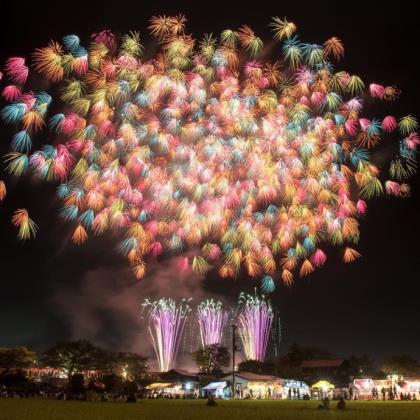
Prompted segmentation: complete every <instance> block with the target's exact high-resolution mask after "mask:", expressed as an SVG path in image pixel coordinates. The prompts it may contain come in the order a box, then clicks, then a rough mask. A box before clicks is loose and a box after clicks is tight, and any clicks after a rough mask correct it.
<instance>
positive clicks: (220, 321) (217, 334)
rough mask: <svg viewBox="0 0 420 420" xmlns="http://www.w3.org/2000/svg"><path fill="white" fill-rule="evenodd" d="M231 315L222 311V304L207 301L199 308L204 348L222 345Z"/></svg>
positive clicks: (199, 322)
mask: <svg viewBox="0 0 420 420" xmlns="http://www.w3.org/2000/svg"><path fill="white" fill-rule="evenodd" d="M228 317H229V313H228V311H224V310H223V309H222V302H220V301H214V300H213V299H207V300H205V301H203V302H201V303H200V305H199V306H197V319H198V325H199V327H200V336H201V344H202V346H203V347H206V346H211V345H213V344H221V342H222V340H223V331H224V329H225V326H226V322H227V320H228Z"/></svg>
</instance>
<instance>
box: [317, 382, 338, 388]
mask: <svg viewBox="0 0 420 420" xmlns="http://www.w3.org/2000/svg"><path fill="white" fill-rule="evenodd" d="M311 388H328V389H332V388H335V386H334V385H333V384H331V383H329V382H328V381H318V382H317V383H316V384H313V385H312V386H311Z"/></svg>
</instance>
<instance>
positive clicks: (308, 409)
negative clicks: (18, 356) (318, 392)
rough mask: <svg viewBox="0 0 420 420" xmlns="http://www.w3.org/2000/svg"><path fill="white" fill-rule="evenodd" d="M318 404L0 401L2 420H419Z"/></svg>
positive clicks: (395, 408) (371, 408)
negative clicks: (325, 408) (329, 407)
mask: <svg viewBox="0 0 420 420" xmlns="http://www.w3.org/2000/svg"><path fill="white" fill-rule="evenodd" d="M318 404H319V402H316V401H218V405H217V407H206V406H205V401H204V400H194V401H179V400H175V401H170V400H169V401H168V400H156V401H153V400H143V401H140V402H138V403H137V404H127V403H112V402H108V403H95V402H73V401H46V400H37V399H33V400H31V399H29V400H28V399H0V420H67V419H69V420H119V419H122V420H131V419H133V420H134V419H135V420H144V419H147V420H148V419H153V420H165V419H171V420H180V419H182V420H184V419H185V420H198V419H200V420H206V419H209V418H210V419H213V418H214V419H216V420H224V419H226V420H236V419H240V420H251V419H253V420H255V419H264V420H271V419H273V420H274V419H276V420H295V419H299V420H306V419H310V420H318V419H342V420H353V419H354V420H365V419H366V420H418V419H420V402H413V401H401V402H399V401H395V402H394V401H385V402H383V401H378V402H372V401H367V402H358V401H354V402H350V403H347V408H346V410H345V411H338V410H336V408H335V402H333V404H332V409H331V410H330V411H329V412H323V411H319V410H318V409H317V406H318Z"/></svg>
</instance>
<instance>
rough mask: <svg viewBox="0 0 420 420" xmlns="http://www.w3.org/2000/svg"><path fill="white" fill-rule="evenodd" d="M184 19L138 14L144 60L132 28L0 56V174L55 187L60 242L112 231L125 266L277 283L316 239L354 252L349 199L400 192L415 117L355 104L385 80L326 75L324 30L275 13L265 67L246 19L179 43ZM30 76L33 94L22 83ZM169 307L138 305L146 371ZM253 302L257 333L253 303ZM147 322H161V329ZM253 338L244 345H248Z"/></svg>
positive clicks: (298, 266) (374, 94) (407, 172)
mask: <svg viewBox="0 0 420 420" xmlns="http://www.w3.org/2000/svg"><path fill="white" fill-rule="evenodd" d="M185 24H186V19H185V17H184V16H176V17H166V16H156V17H153V18H152V19H151V21H150V26H149V29H150V32H151V34H152V35H153V36H154V37H155V39H156V43H157V44H159V46H160V50H159V51H158V52H157V53H156V55H155V56H154V57H153V58H142V57H143V52H144V46H143V45H142V43H141V41H140V35H139V33H138V32H130V33H129V34H126V35H124V36H122V37H118V36H117V35H115V34H113V33H112V32H110V31H107V30H106V31H102V32H98V33H95V34H93V35H92V36H91V42H90V44H89V45H87V47H84V46H83V45H82V43H81V40H80V39H79V37H78V36H76V35H67V36H65V37H64V38H63V39H62V41H61V42H55V41H52V42H51V43H50V44H49V45H48V46H46V47H42V48H39V49H37V50H36V51H35V52H34V54H33V60H32V62H28V61H27V60H25V59H24V58H20V57H12V58H9V59H8V60H7V61H6V63H5V65H4V68H3V73H4V77H3V80H2V83H5V86H4V87H3V89H2V97H3V99H4V100H5V101H7V102H10V103H9V104H7V105H6V106H5V107H4V108H3V110H2V111H1V117H2V119H3V121H4V122H5V123H8V124H11V125H13V126H15V127H17V129H16V133H15V134H14V136H13V138H12V140H11V143H10V149H11V150H10V153H8V154H7V156H6V157H5V159H6V162H7V171H8V172H9V173H10V174H12V175H14V176H20V175H23V174H27V173H31V174H33V175H34V176H37V177H40V178H42V179H45V180H47V181H54V182H57V183H59V187H58V197H59V198H60V200H62V202H63V207H62V210H61V211H60V215H61V216H62V218H63V219H64V220H66V221H68V222H69V223H71V224H72V225H73V229H74V230H73V233H72V240H73V242H74V243H76V244H82V243H84V242H85V241H86V240H87V239H88V235H89V234H90V233H91V234H93V235H100V234H103V233H104V232H106V231H109V230H110V231H114V232H116V233H117V234H118V235H119V236H120V238H121V243H120V244H119V246H118V250H119V252H121V254H123V255H124V256H125V257H126V258H127V259H128V261H129V264H130V265H131V266H132V268H133V272H134V274H135V275H136V277H137V278H142V277H143V276H144V275H145V273H146V262H147V260H148V259H150V258H153V257H156V256H158V255H161V254H182V253H183V252H184V251H186V250H189V251H192V252H193V253H194V257H192V259H191V261H190V260H189V259H188V257H186V256H184V255H181V256H180V268H181V269H182V270H188V269H190V268H192V269H193V270H194V271H195V272H197V273H199V274H205V273H206V272H208V271H209V270H210V269H215V270H217V271H218V273H219V275H220V276H221V277H236V276H238V275H239V274H240V273H244V274H246V275H248V276H250V277H257V278H260V279H261V281H262V288H263V290H264V291H265V292H266V293H269V292H272V291H273V290H274V288H275V282H276V281H278V280H279V279H281V280H282V281H283V282H284V283H285V284H287V285H290V284H291V283H292V282H293V280H294V275H295V274H298V275H300V276H306V275H308V274H310V273H312V272H313V271H314V270H315V269H316V268H318V267H320V266H322V265H323V264H324V263H325V261H326V258H327V256H326V253H325V251H324V250H325V248H326V247H329V246H336V247H340V249H341V250H342V258H343V261H344V262H352V261H354V260H356V259H357V258H359V257H360V254H359V253H358V252H357V250H356V249H354V247H355V245H356V244H357V242H358V240H359V223H358V218H359V217H360V216H361V215H363V214H364V213H365V212H366V210H367V202H366V200H369V199H370V198H372V197H375V196H377V195H380V194H382V193H383V192H385V193H387V194H390V195H394V196H407V195H409V186H408V185H407V183H406V181H405V180H406V179H407V178H408V177H410V176H411V175H413V173H414V172H415V170H416V161H417V151H416V148H417V146H418V144H419V142H420V139H419V136H418V135H417V133H416V130H417V121H416V120H415V118H414V117H412V116H410V115H409V116H403V117H401V118H397V117H395V116H393V115H387V114H384V115H383V116H378V117H368V116H366V115H365V111H364V109H366V108H367V109H369V106H370V105H371V104H372V103H374V102H377V101H379V100H382V101H384V102H389V101H393V100H395V99H396V98H397V97H398V90H397V89H396V88H395V87H393V86H382V85H380V84H376V83H372V84H370V85H369V86H368V87H366V86H365V83H364V82H363V80H362V79H361V78H360V77H358V76H357V75H354V74H351V73H349V72H347V71H343V70H338V71H336V70H335V69H334V66H335V65H336V64H334V66H333V64H332V61H338V60H339V59H340V58H341V57H342V56H343V53H344V47H343V45H342V43H341V41H340V40H339V39H338V38H336V37H332V38H330V39H329V40H327V41H325V43H323V44H322V45H318V44H313V43H306V42H302V41H300V40H299V38H298V37H297V35H296V30H297V27H296V25H295V24H294V23H293V22H289V21H287V20H286V19H280V18H274V19H273V22H272V24H271V28H272V30H273V33H274V41H272V42H278V43H280V45H279V47H276V50H279V51H281V56H280V57H274V58H273V60H271V61H268V60H267V59H265V58H264V60H263V59H262V56H263V55H264V57H267V54H264V51H265V49H264V44H263V41H262V39H261V38H259V37H258V36H257V34H255V33H254V31H253V30H252V29H251V28H250V27H249V26H242V27H240V28H239V29H237V30H234V29H226V30H224V31H223V32H222V33H221V34H220V35H219V36H218V37H216V36H214V35H212V34H209V35H205V36H204V37H203V38H202V39H201V40H200V41H197V40H195V39H194V38H193V37H192V36H191V35H190V34H188V33H187V32H186V29H185ZM154 48H155V45H153V46H152V49H153V50H154ZM33 72H35V73H36V74H37V78H36V79H37V80H39V76H42V77H44V78H45V79H46V80H47V81H48V82H47V83H44V84H43V86H51V92H50V93H47V92H46V91H40V92H35V91H34V89H35V88H36V86H35V85H34V83H35V82H34V80H32V79H33V78H31V75H32V73H33ZM38 84H39V82H38ZM51 104H54V106H53V107H52V106H51ZM52 109H54V111H53V110H52ZM393 134H399V139H397V140H396V141H393V137H394V136H393ZM384 142H386V143H387V145H388V143H389V144H391V143H392V144H394V145H395V150H396V156H395V158H393V159H392V161H390V165H389V168H388V169H387V168H386V167H382V168H379V167H378V166H377V165H376V164H375V162H374V161H373V159H372V151H373V150H375V149H378V147H380V146H381V144H383V143H384ZM34 146H36V147H34ZM9 193H10V191H9ZM5 196H6V186H5V184H4V182H3V181H0V200H2V199H4V198H5ZM13 223H14V224H15V225H16V226H17V227H19V238H21V239H27V238H29V237H31V236H34V235H35V233H36V225H35V224H34V222H32V220H31V219H30V218H29V216H28V212H27V211H26V210H24V209H21V210H18V213H17V214H15V216H13ZM159 302H160V301H159ZM173 305H174V304H173V303H171V302H169V301H162V302H160V303H157V304H156V305H152V306H151V308H153V310H151V311H150V313H151V319H152V327H153V328H152V330H153V331H155V333H156V332H158V331H160V332H159V334H160V336H159V337H156V338H155V348H156V349H157V354H158V358H159V363H160V365H161V369H162V370H165V369H167V368H168V366H169V362H170V360H171V358H172V356H173V355H174V348H175V347H176V346H175V344H176V337H177V331H178V329H180V328H181V327H182V320H183V310H181V309H179V308H178V307H176V306H173ZM246 307H248V306H246ZM171 308H172V309H171ZM252 308H254V306H253V305H252V304H250V305H249V311H251V309H252ZM257 308H260V309H259V310H260V311H261V312H259V314H260V315H259V316H260V317H261V321H262V320H264V322H266V324H264V325H266V327H264V328H263V327H261V328H260V329H259V331H258V333H259V334H260V333H261V334H263V335H264V334H265V333H266V329H267V328H268V329H269V322H270V319H271V318H270V308H269V306H268V305H267V304H262V303H261V305H259V304H258V305H255V311H256V310H257ZM203 310H204V308H203ZM252 310H254V309H252ZM161 314H162V316H163V319H161ZM165 317H169V318H170V317H173V318H174V321H171V322H175V321H176V323H175V325H174V326H173V327H171V328H172V330H171V331H169V332H168V333H167V334H168V336H166V335H164V334H166V327H165V328H163V327H162V326H160V325H161V322H163V320H164V318H165ZM243 319H244V322H245V320H246V319H247V316H245V315H244V317H243ZM168 324H170V322H169V321H168ZM171 325H172V324H171ZM205 337H207V333H206V334H205ZM202 339H203V336H202ZM205 339H206V340H207V338H205ZM156 340H158V341H156ZM159 340H160V341H159ZM162 340H163V341H162ZM166 340H169V342H171V343H172V342H173V343H172V344H168V343H166ZM262 340H263V341H262V344H261V346H262V347H261V349H258V352H257V349H252V348H250V349H249V352H251V353H249V355H251V354H252V355H254V356H255V357H256V358H257V359H258V358H261V357H263V355H264V351H265V347H264V340H265V337H262ZM251 347H252V346H251ZM252 352H253V353H252ZM255 352H257V353H255Z"/></svg>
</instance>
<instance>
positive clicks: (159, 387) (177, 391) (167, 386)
mask: <svg viewBox="0 0 420 420" xmlns="http://www.w3.org/2000/svg"><path fill="white" fill-rule="evenodd" d="M197 395H198V387H197V386H196V384H192V383H182V382H155V383H152V384H150V385H148V386H147V387H146V396H148V397H150V398H175V399H179V398H192V397H194V396H197Z"/></svg>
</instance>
